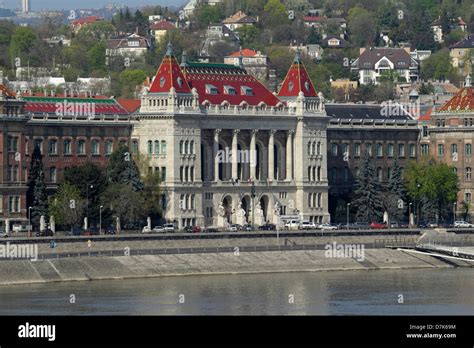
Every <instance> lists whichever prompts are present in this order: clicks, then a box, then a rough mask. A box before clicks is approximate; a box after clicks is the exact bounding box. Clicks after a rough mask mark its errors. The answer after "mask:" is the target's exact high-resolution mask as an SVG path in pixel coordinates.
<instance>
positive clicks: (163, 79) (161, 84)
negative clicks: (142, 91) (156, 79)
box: [160, 76, 166, 87]
mask: <svg viewBox="0 0 474 348" xmlns="http://www.w3.org/2000/svg"><path fill="white" fill-rule="evenodd" d="M165 81H166V79H165V77H164V76H161V77H160V87H163V86H164V85H165Z"/></svg>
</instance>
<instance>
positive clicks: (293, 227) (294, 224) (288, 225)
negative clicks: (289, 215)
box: [285, 220, 300, 230]
mask: <svg viewBox="0 0 474 348" xmlns="http://www.w3.org/2000/svg"><path fill="white" fill-rule="evenodd" d="M299 226H300V221H299V220H289V221H288V222H287V223H286V224H285V228H287V229H289V230H297V229H298V227H299Z"/></svg>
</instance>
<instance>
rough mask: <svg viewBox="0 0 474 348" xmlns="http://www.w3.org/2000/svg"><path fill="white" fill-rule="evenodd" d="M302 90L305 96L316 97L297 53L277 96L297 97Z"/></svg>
mask: <svg viewBox="0 0 474 348" xmlns="http://www.w3.org/2000/svg"><path fill="white" fill-rule="evenodd" d="M300 92H303V94H304V96H305V97H317V94H316V90H315V89H314V85H313V82H312V81H311V79H310V77H309V75H308V72H307V71H306V68H305V66H304V64H303V62H302V61H301V59H300V57H299V53H297V55H296V57H295V60H294V61H293V64H292V65H291V67H290V70H289V71H288V74H287V75H286V78H285V81H283V84H282V86H281V88H280V91H279V92H278V96H279V97H298V94H299V93H300Z"/></svg>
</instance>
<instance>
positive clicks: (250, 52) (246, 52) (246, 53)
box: [228, 48, 257, 57]
mask: <svg viewBox="0 0 474 348" xmlns="http://www.w3.org/2000/svg"><path fill="white" fill-rule="evenodd" d="M256 55H257V52H256V51H254V50H251V49H249V48H244V49H243V50H242V57H255V56H256ZM228 57H240V51H237V52H234V53H232V54H230V55H229V56H228Z"/></svg>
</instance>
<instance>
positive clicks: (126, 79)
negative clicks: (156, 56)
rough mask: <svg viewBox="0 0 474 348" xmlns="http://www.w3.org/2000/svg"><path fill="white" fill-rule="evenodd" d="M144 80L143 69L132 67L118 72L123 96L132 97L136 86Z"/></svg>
mask: <svg viewBox="0 0 474 348" xmlns="http://www.w3.org/2000/svg"><path fill="white" fill-rule="evenodd" d="M145 80H146V73H145V72H144V71H143V70H138V69H132V70H124V71H122V73H121V74H120V77H119V83H120V86H121V87H122V93H121V95H122V97H123V98H133V97H134V96H135V93H136V91H137V87H138V86H139V85H141V84H143V82H144V81H145Z"/></svg>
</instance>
